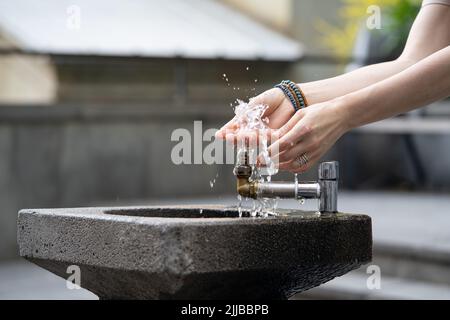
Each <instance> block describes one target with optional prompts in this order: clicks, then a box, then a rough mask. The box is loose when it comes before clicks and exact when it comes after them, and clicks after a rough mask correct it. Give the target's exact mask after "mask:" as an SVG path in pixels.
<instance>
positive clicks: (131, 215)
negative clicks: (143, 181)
mask: <svg viewBox="0 0 450 320" xmlns="http://www.w3.org/2000/svg"><path fill="white" fill-rule="evenodd" d="M18 242H19V248H20V255H21V256H22V257H24V258H26V259H27V260H29V261H32V262H34V263H35V264H37V265H39V266H41V267H42V268H45V269H47V270H49V271H51V272H53V273H55V274H57V275H59V276H61V277H64V278H67V277H68V276H69V275H70V274H68V273H67V267H68V266H70V265H77V266H79V268H80V270H81V286H82V287H83V288H85V289H87V290H90V291H91V292H93V293H95V294H97V295H98V296H99V297H100V298H101V299H227V298H232V299H286V298H289V297H290V296H292V295H294V294H295V293H297V292H301V291H304V290H307V289H309V288H312V287H315V286H318V285H320V284H322V283H324V282H327V281H329V280H331V279H333V278H334V277H337V276H341V275H343V274H345V273H347V272H348V271H350V270H352V269H355V268H358V267H359V266H361V265H362V264H365V263H368V262H369V261H370V260H371V257H372V230H371V220H370V217H368V216H365V215H349V214H341V213H339V214H333V215H327V216H324V215H322V216H319V215H317V214H315V213H308V212H296V213H289V214H288V213H286V214H281V215H280V216H277V217H270V218H266V219H261V218H252V217H249V215H248V214H247V213H245V212H244V217H242V218H239V217H238V212H237V210H236V209H235V208H225V207H208V206H202V207H192V206H184V207H126V208H124V207H123V208H74V209H27V210H21V211H20V212H19V216H18Z"/></svg>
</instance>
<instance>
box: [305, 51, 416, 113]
mask: <svg viewBox="0 0 450 320" xmlns="http://www.w3.org/2000/svg"><path fill="white" fill-rule="evenodd" d="M415 62H416V61H415V60H412V59H397V60H394V61H389V62H384V63H379V64H374V65H370V66H366V67H363V68H360V69H357V70H354V71H352V72H349V73H346V74H343V75H341V76H337V77H334V78H329V79H324V80H319V81H313V82H307V83H301V84H299V86H300V88H301V89H302V91H303V93H304V94H305V96H306V98H307V100H308V103H309V105H313V104H316V103H321V102H325V101H328V100H332V99H335V98H337V97H341V96H344V95H346V94H348V93H351V92H354V91H357V90H360V89H362V88H365V87H368V86H370V85H372V84H374V83H377V82H379V81H382V80H384V79H387V78H389V77H391V76H392V75H394V74H397V73H399V72H401V71H403V70H405V69H406V68H408V67H410V66H411V65H413V64H414V63H415Z"/></svg>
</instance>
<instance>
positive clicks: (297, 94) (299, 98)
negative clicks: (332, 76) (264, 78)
mask: <svg viewBox="0 0 450 320" xmlns="http://www.w3.org/2000/svg"><path fill="white" fill-rule="evenodd" d="M275 88H279V89H281V90H282V91H283V93H284V95H285V96H286V97H287V98H288V99H289V101H290V102H291V104H292V106H293V107H294V110H295V112H297V111H298V110H300V109H302V108H306V107H307V106H308V102H307V100H306V98H305V95H304V94H303V92H302V90H301V89H300V88H299V87H298V86H297V85H296V84H295V83H294V82H292V81H290V80H283V81H281V83H279V84H277V85H276V86H275Z"/></svg>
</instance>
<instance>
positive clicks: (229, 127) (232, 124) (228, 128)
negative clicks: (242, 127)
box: [215, 117, 239, 139]
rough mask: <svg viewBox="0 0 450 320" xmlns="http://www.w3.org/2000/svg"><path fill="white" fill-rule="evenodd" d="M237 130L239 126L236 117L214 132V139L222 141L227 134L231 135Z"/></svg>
mask: <svg viewBox="0 0 450 320" xmlns="http://www.w3.org/2000/svg"><path fill="white" fill-rule="evenodd" d="M237 129H239V124H238V122H237V120H236V117H234V118H233V119H231V120H230V121H228V122H227V123H226V124H225V125H224V126H222V128H220V129H219V131H217V132H216V134H215V137H216V138H218V139H224V138H225V137H226V135H227V134H228V133H233V132H235V131H236V130H237Z"/></svg>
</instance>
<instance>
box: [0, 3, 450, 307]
mask: <svg viewBox="0 0 450 320" xmlns="http://www.w3.org/2000/svg"><path fill="white" fill-rule="evenodd" d="M420 2H421V1H414V0H378V1H373V0H360V1H352V0H327V1H317V0H298V1H295V0H247V1H238V0H189V1H182V0H171V1H158V0H133V1H119V0H112V1H111V0H110V1H104V0H95V1H92V0H91V1H88V0H70V1H67V0H46V1H31V0H15V1H7V0H0V204H1V206H0V298H3V299H9V298H19V299H20V298H29V299H35V298H36V299H39V298H55V299H66V298H67V299H70V298H86V299H90V298H95V296H93V295H91V294H90V293H88V292H86V291H84V290H67V289H66V287H65V283H64V281H63V280H62V279H59V278H57V277H56V276H55V277H54V276H53V275H51V274H50V273H48V272H46V271H43V270H41V269H39V268H37V267H34V266H33V265H31V264H28V263H27V262H24V261H23V260H20V259H19V257H18V249H17V244H16V217H17V212H18V210H19V209H21V208H42V207H79V206H95V205H114V206H115V205H129V204H133V205H135V204H139V205H145V204H168V203H216V204H220V203H225V204H234V203H236V195H235V178H234V176H233V174H232V166H228V165H189V166H186V165H180V166H177V165H175V164H173V163H172V161H171V150H172V148H173V146H174V145H175V144H176V143H177V142H173V141H171V134H172V132H173V131H174V130H175V129H177V128H186V129H188V130H190V131H191V132H193V124H194V121H196V120H198V121H202V123H203V131H205V130H206V129H209V128H220V126H221V125H222V124H223V123H225V122H226V121H228V120H229V119H230V118H231V117H232V115H233V108H232V106H233V105H234V104H235V101H236V99H237V98H239V99H248V98H249V97H252V96H254V95H256V94H257V93H260V92H262V91H264V90H267V89H269V88H271V87H272V86H273V85H274V84H276V83H278V82H279V81H281V80H283V79H292V80H295V81H296V82H306V81H312V80H317V79H322V78H325V77H331V76H334V75H337V74H340V73H343V72H346V71H348V70H351V69H353V68H357V67H359V66H362V65H365V64H369V63H375V62H380V61H386V60H389V59H395V58H396V57H397V56H398V54H399V53H400V52H401V48H402V46H403V44H404V42H405V40H406V36H407V32H408V30H409V27H410V25H411V23H412V21H413V20H414V17H415V15H416V14H417V12H418V10H419V8H420ZM372 5H376V6H379V7H380V8H381V14H382V15H381V17H382V28H381V29H379V30H372V31H370V30H368V28H367V27H366V20H367V18H368V16H369V14H370V12H369V11H368V8H369V7H370V6H372ZM449 134H450V101H448V100H447V101H441V102H437V103H435V104H433V105H430V106H426V107H425V108H423V109H421V110H417V111H414V112H411V113H409V114H406V115H401V116H399V117H396V118H394V119H389V120H386V121H382V122H379V123H376V124H372V125H369V126H366V127H363V128H360V129H357V130H355V131H353V132H350V133H348V134H347V135H346V136H344V137H343V138H342V139H341V140H340V141H339V142H338V143H337V144H336V146H335V147H334V148H333V149H332V150H331V151H330V152H329V154H327V155H326V157H325V159H324V160H338V161H340V163H341V176H342V185H341V190H343V192H342V193H341V195H340V209H341V210H342V211H349V212H356V213H366V214H369V215H371V216H372V218H373V224H374V240H375V248H374V254H375V259H374V263H375V264H377V265H379V266H380V268H381V271H382V274H383V279H385V280H383V282H382V288H381V289H380V290H369V289H367V286H366V279H367V277H368V275H367V274H366V272H365V271H366V269H365V268H363V269H361V270H358V271H356V272H353V273H350V274H349V275H346V276H344V277H342V278H339V279H338V280H335V281H332V282H330V283H328V284H326V285H324V286H322V287H320V288H318V289H314V290H311V291H308V292H307V293H305V294H302V295H299V296H298V297H297V298H317V297H320V298H368V299H370V298H399V299H407V298H417V299H420V298H450V234H449V232H448V230H449V225H450V217H449V214H450V196H449V190H450V170H449V168H450V152H449V150H450V135H449ZM206 144H208V142H204V143H203V146H205V145H206ZM276 179H292V176H291V175H288V174H280V175H279V176H277V177H276ZM301 179H305V180H315V179H316V170H315V169H313V170H311V171H310V172H309V173H307V174H305V175H304V176H302V177H301ZM281 206H283V205H281ZM285 206H288V207H289V206H291V207H292V206H297V207H298V206H299V205H298V204H297V203H290V202H289V201H287V202H286V203H285ZM315 206H316V204H315V203H312V204H311V203H307V204H306V205H305V207H304V208H305V209H308V208H314V207H315ZM383 284H384V285H383ZM43 288H44V289H45V290H43Z"/></svg>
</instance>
